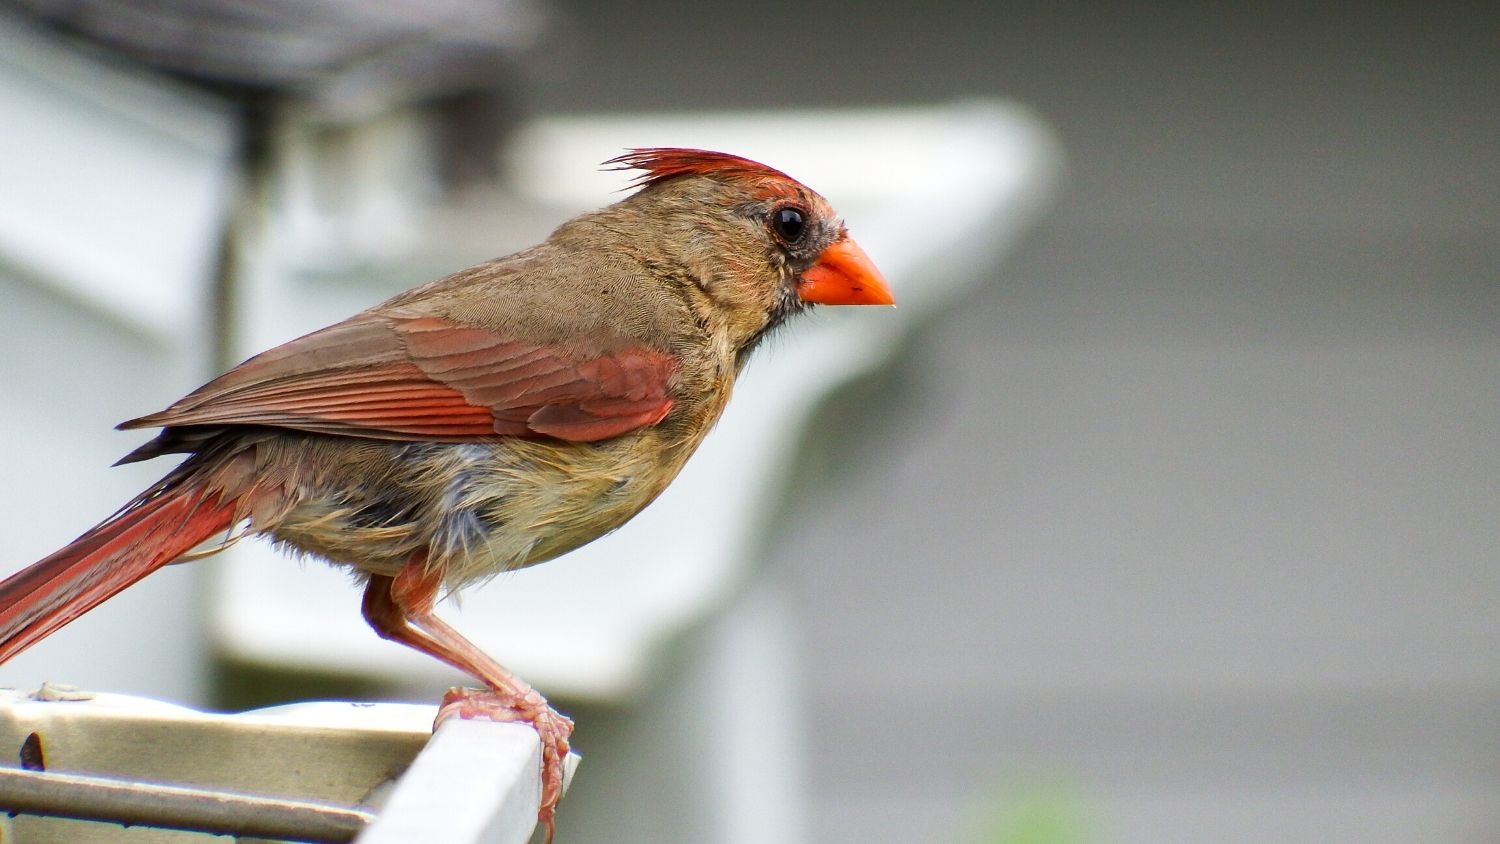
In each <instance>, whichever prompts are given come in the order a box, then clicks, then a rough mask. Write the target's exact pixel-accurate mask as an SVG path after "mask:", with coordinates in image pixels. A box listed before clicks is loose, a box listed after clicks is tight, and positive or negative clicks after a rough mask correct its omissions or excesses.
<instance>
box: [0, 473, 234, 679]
mask: <svg viewBox="0 0 1500 844" xmlns="http://www.w3.org/2000/svg"><path fill="white" fill-rule="evenodd" d="M234 518H235V502H234V500H233V499H232V498H231V499H229V500H223V499H222V496H221V495H220V493H218V492H213V491H208V490H205V489H203V488H202V487H201V486H200V485H199V484H197V483H194V481H193V480H192V479H190V478H182V479H180V480H179V481H178V482H177V483H171V482H170V481H169V482H167V483H166V484H165V485H164V486H162V487H157V488H155V489H152V490H151V491H148V492H147V493H146V494H144V495H142V496H141V497H140V498H137V499H136V500H135V501H133V502H131V504H130V505H128V506H127V507H126V508H125V509H123V510H121V511H120V512H119V513H116V514H115V515H114V516H111V517H110V518H109V519H107V520H105V521H104V522H103V523H101V524H100V525H98V526H97V527H95V528H94V529H92V530H90V531H89V532H87V533H85V534H84V535H82V536H80V537H78V538H77V539H75V540H73V541H72V542H71V543H69V544H68V545H67V546H66V547H64V548H62V549H61V550H59V551H57V552H55V553H53V554H52V555H50V556H48V557H46V558H45V559H43V560H40V561H38V562H36V563H33V564H32V565H30V566H28V567H27V568H24V569H22V570H21V571H19V572H16V573H15V574H13V575H11V576H10V577H9V578H6V579H5V580H4V581H3V582H0V663H3V662H5V661H7V660H9V659H10V658H11V657H13V656H15V655H16V654H19V653H20V652H21V651H24V650H26V649H27V648H29V647H31V646H32V645H34V644H36V643H37V642H39V641H41V640H42V639H43V638H45V637H47V636H48V635H50V634H51V633H53V632H55V631H57V630H58V628H60V627H62V626H63V625H65V624H67V623H68V622H70V621H72V620H73V619H75V618H77V617H79V616H80V615H83V614H84V613H86V612H88V611H89V610H91V609H93V608H94V607H96V606H98V605H99V604H101V603H103V602H104V601H105V600H107V599H108V598H110V597H112V596H114V595H115V594H116V593H118V592H120V591H121V590H123V589H124V588H126V587H127V586H129V585H131V584H132V583H135V582H136V581H138V580H140V579H141V578H143V577H145V576H146V575H148V574H150V573H151V572H153V571H156V570H157V569H159V568H161V567H162V566H164V565H166V564H168V563H170V562H172V561H173V560H175V559H177V558H178V557H180V556H182V555H183V554H185V553H187V552H188V551H191V550H192V549H193V548H194V547H195V546H197V545H198V544H199V543H201V542H203V541H204V540H206V539H208V538H210V537H212V536H213V535H215V534H217V533H220V532H222V531H224V530H226V529H227V528H229V526H230V525H231V523H232V522H233V521H234Z"/></svg>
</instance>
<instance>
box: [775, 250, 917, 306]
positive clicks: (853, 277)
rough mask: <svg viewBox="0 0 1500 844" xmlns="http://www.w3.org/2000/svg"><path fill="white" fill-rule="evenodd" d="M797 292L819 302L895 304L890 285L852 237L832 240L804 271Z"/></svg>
mask: <svg viewBox="0 0 1500 844" xmlns="http://www.w3.org/2000/svg"><path fill="white" fill-rule="evenodd" d="M797 296H798V297H799V298H800V299H802V301H804V302H811V303H814V304H818V305H894V304H896V297H895V296H893V295H891V286H890V285H889V284H886V281H885V276H883V275H881V274H880V270H878V269H876V268H875V262H874V261H871V260H870V256H869V255H866V254H865V250H863V249H860V248H859V244H858V243H855V242H854V240H853V239H851V238H848V237H845V238H844V239H842V240H838V241H835V242H834V243H832V244H830V245H829V246H828V248H827V249H824V250H823V254H822V255H819V256H818V261H817V263H815V264H813V265H812V266H811V267H808V268H807V270H806V271H805V272H803V273H802V280H801V282H800V283H798V285H797Z"/></svg>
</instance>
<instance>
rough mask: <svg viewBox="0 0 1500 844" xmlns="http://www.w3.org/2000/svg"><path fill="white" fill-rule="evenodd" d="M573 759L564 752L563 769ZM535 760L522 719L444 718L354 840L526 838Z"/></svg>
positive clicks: (452, 843) (372, 843)
mask: <svg viewBox="0 0 1500 844" xmlns="http://www.w3.org/2000/svg"><path fill="white" fill-rule="evenodd" d="M576 759H577V757H575V756H573V754H569V760H568V761H569V768H571V766H572V764H575V763H576ZM541 764H542V749H541V744H540V743H539V742H538V741H537V737H536V730H534V729H532V728H531V727H530V726H529V725H527V724H512V723H496V722H493V721H482V720H473V721H465V720H463V719H460V718H449V719H447V720H445V721H443V722H442V724H440V725H439V726H438V730H437V732H436V733H434V734H433V736H432V740H431V741H429V742H427V746H426V747H425V748H423V749H422V752H421V753H420V754H418V755H417V759H416V761H415V762H413V763H412V765H411V767H410V768H408V769H407V771H406V773H405V774H402V775H401V779H400V781H398V782H397V784H396V790H395V791H393V792H392V793H391V795H390V798H389V799H388V800H387V801H386V803H385V806H384V807H383V808H382V809H381V811H380V817H378V818H376V819H375V822H374V823H372V824H370V828H369V829H367V830H365V832H364V833H363V834H361V835H360V836H359V844H410V842H413V841H441V842H443V844H525V842H527V841H529V840H530V839H531V833H532V830H533V829H535V828H536V813H537V805H538V803H539V802H540V801H541V796H542V795H541V777H540V773H541Z"/></svg>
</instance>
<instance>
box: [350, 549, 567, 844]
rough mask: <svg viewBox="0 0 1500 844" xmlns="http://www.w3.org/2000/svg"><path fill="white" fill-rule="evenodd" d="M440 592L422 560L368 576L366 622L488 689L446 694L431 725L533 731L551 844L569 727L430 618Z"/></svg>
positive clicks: (541, 817)
mask: <svg viewBox="0 0 1500 844" xmlns="http://www.w3.org/2000/svg"><path fill="white" fill-rule="evenodd" d="M441 585H442V576H441V573H440V572H438V571H435V570H429V569H428V567H427V566H426V565H425V560H424V559H423V558H422V557H420V556H415V557H413V558H412V559H410V560H408V561H407V562H406V564H405V565H403V566H402V567H401V571H400V572H398V573H397V574H396V576H395V577H389V576H386V575H378V574H377V575H371V576H370V580H369V583H367V584H366V585H365V596H364V604H363V609H364V616H365V620H366V621H368V622H369V623H370V626H371V627H373V628H375V632H376V633H379V634H380V635H381V636H382V637H384V638H386V639H390V640H392V641H396V642H400V643H401V644H403V645H406V646H407V647H409V648H413V649H415V650H418V651H420V652H422V653H424V654H427V655H429V656H433V657H436V658H437V659H440V660H442V661H443V662H446V663H447V664H449V665H451V666H453V667H454V668H457V669H458V670H460V671H463V672H464V673H466V674H469V675H471V676H473V677H475V678H476V679H478V680H480V681H482V682H483V683H484V684H485V685H486V686H487V687H488V688H484V689H465V688H453V689H449V690H448V693H447V694H446V695H444V696H443V702H442V705H441V707H440V708H439V709H438V716H437V722H436V723H442V722H443V720H444V719H446V718H451V717H458V718H464V719H470V718H487V719H489V720H491V721H522V722H525V723H527V724H530V725H531V726H532V727H533V728H535V729H536V731H537V735H538V736H540V737H541V741H542V801H541V809H540V811H539V812H538V814H537V820H538V822H540V823H541V824H542V826H543V827H544V828H545V829H546V841H548V842H551V840H552V829H553V815H554V814H555V812H556V811H557V802H558V800H560V799H561V798H562V782H563V760H564V759H565V758H567V755H568V736H569V735H571V734H572V732H573V722H572V721H571V720H569V719H568V718H567V717H566V716H564V715H562V714H561V713H560V712H558V711H557V710H555V709H553V708H552V707H551V705H549V704H548V703H547V699H546V698H544V697H542V695H541V693H539V692H537V691H536V690H535V689H533V688H532V687H531V686H530V685H528V684H527V683H526V681H524V680H522V679H521V678H519V677H517V676H515V675H514V674H512V673H510V672H509V671H507V670H506V669H505V668H504V666H502V665H500V663H498V662H496V661H495V660H494V659H493V658H492V657H490V655H489V654H486V653H485V652H484V651H482V650H480V649H479V648H478V647H477V646H476V645H475V644H474V643H472V642H470V641H469V640H468V639H465V638H464V637H463V636H462V635H461V634H460V633H459V632H458V631H457V630H454V629H453V628H452V627H451V626H449V625H448V623H447V622H445V621H443V620H442V619H440V618H438V617H437V616H436V615H434V614H433V611H432V608H433V605H434V604H435V603H436V601H437V594H438V590H439V589H440V588H441Z"/></svg>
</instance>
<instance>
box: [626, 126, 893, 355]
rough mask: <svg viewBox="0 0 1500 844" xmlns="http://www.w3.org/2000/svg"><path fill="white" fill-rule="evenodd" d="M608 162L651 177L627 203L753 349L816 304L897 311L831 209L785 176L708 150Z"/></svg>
mask: <svg viewBox="0 0 1500 844" xmlns="http://www.w3.org/2000/svg"><path fill="white" fill-rule="evenodd" d="M605 164H606V166H615V167H618V168H621V169H627V168H628V169H636V170H640V171H642V172H641V174H640V176H639V177H638V178H637V179H636V180H635V182H634V183H633V185H634V186H637V187H640V188H641V190H640V191H639V192H638V193H636V194H635V195H633V196H631V197H630V198H629V199H627V200H625V201H624V202H622V203H620V205H621V206H630V207H631V210H632V211H634V212H636V213H642V212H643V213H644V214H645V215H646V217H647V219H650V220H651V221H652V223H653V225H652V228H653V229H655V230H656V231H658V232H660V234H661V236H662V245H663V246H664V247H666V248H667V249H669V250H671V251H672V252H673V253H675V254H673V255H672V260H673V262H674V263H676V264H678V265H679V266H681V267H683V268H685V269H686V270H687V273H688V275H689V276H690V277H691V278H692V281H693V283H695V284H696V285H698V286H699V287H700V288H701V289H702V290H703V292H704V293H705V294H706V295H707V297H708V298H709V299H710V300H711V301H712V302H713V303H714V304H715V305H716V306H717V307H718V308H720V309H722V310H723V311H724V312H725V313H726V314H727V315H729V316H730V317H731V318H732V319H733V320H734V321H735V322H736V323H738V324H739V325H740V327H741V328H742V331H740V332H737V333H740V334H742V335H743V338H742V343H743V344H744V345H746V346H749V345H753V343H754V341H755V340H756V339H758V338H759V337H760V336H762V335H763V334H764V333H765V332H766V331H768V330H770V329H771V328H774V327H775V326H776V325H778V324H780V323H781V322H782V321H783V320H785V319H786V318H787V317H788V316H790V315H792V314H793V313H796V312H798V311H800V310H803V309H805V308H806V307H808V306H810V305H891V304H894V303H895V297H894V296H892V294H891V289H890V285H888V284H887V283H886V281H885V278H884V277H883V276H882V275H881V273H880V270H878V269H876V267H875V264H874V262H872V261H871V260H870V258H869V256H868V255H866V254H865V251H864V250H863V249H861V248H860V246H859V244H857V243H855V242H854V240H853V238H851V237H849V232H848V231H847V230H846V229H845V228H844V223H843V220H841V219H840V218H839V216H838V214H837V213H836V212H835V211H834V210H833V207H832V206H830V205H829V204H828V201H827V200H825V199H824V198H823V197H821V196H819V195H818V194H817V193H816V192H814V191H812V190H811V189H809V188H808V187H807V186H805V185H803V184H802V183H800V182H798V181H797V180H796V179H793V178H791V177H790V176H788V175H786V174H785V173H782V172H780V171H779V170H775V169H772V168H770V167H767V166H766V165H764V164H759V163H757V162H754V161H751V160H749V159H746V158H740V157H739V156H735V155H728V154H726V153H721V152H709V151H707V150H698V149H663V148H653V149H636V150H631V151H630V152H628V153H626V154H624V155H621V156H619V157H617V158H613V159H611V160H609V161H607V162H605Z"/></svg>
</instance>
